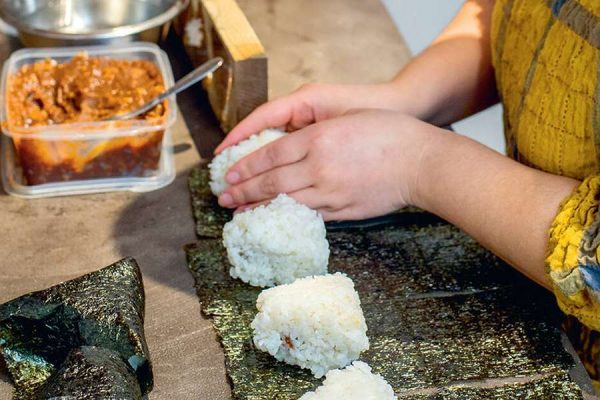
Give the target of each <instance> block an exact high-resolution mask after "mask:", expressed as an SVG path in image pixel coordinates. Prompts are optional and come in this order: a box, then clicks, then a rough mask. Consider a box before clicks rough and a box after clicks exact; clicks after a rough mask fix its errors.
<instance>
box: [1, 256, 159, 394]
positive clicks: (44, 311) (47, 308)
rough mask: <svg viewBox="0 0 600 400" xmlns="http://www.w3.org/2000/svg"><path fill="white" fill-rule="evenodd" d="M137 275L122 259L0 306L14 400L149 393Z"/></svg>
mask: <svg viewBox="0 0 600 400" xmlns="http://www.w3.org/2000/svg"><path fill="white" fill-rule="evenodd" d="M144 303H145V298H144V288H143V284H142V277H141V273H140V270H139V267H138V265H137V263H136V262H135V260H134V259H133V258H125V259H123V260H121V261H119V262H117V263H115V264H112V265H110V266H108V267H106V268H103V269H101V270H99V271H96V272H93V273H90V274H87V275H84V276H81V277H79V278H77V279H74V280H71V281H67V282H64V283H61V284H59V285H56V286H53V287H51V288H49V289H46V290H42V291H39V292H34V293H30V294H27V295H24V296H21V297H18V298H16V299H14V300H11V301H9V302H7V303H4V304H2V305H0V359H1V360H2V361H3V364H5V367H6V369H7V371H8V374H9V376H10V377H11V379H12V381H13V383H14V385H15V387H16V391H15V396H14V398H15V399H32V398H33V399H35V398H51V397H60V396H68V398H72V399H88V398H97V397H98V396H99V397H102V398H128V399H141V397H142V395H144V394H146V393H148V392H150V390H152V385H153V375H152V366H151V363H150V358H149V352H148V347H147V345H146V340H145V337H144V325H143V323H144Z"/></svg>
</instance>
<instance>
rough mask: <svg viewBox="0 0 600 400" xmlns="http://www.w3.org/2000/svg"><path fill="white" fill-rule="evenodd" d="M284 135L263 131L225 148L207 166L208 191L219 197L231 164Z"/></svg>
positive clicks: (224, 187)
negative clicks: (208, 173)
mask: <svg viewBox="0 0 600 400" xmlns="http://www.w3.org/2000/svg"><path fill="white" fill-rule="evenodd" d="M285 135H286V133H285V132H282V131H280V130H277V129H265V130H264V131H262V132H260V133H259V134H258V135H252V136H250V137H249V138H248V139H246V140H243V141H241V142H239V143H238V144H236V145H235V146H230V147H228V148H226V149H225V150H223V151H222V152H221V153H220V154H219V155H217V156H216V157H215V158H213V160H212V162H211V163H210V164H208V168H209V170H210V190H211V191H212V192H213V194H214V195H215V196H219V195H220V194H221V193H222V192H223V191H224V190H225V189H226V188H227V186H229V185H228V184H227V182H226V181H225V174H226V173H227V170H229V168H231V166H233V164H235V163H236V162H238V161H239V160H241V159H242V158H244V157H246V156H247V155H248V154H250V153H252V152H254V151H256V150H258V149H259V148H261V147H263V146H264V145H266V144H268V143H271V142H272V141H274V140H277V139H279V138H280V137H283V136H285Z"/></svg>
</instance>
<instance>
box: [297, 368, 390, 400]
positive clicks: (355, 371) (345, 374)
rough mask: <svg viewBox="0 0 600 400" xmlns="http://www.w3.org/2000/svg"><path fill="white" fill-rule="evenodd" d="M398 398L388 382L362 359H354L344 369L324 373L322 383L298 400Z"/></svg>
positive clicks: (375, 399)
mask: <svg viewBox="0 0 600 400" xmlns="http://www.w3.org/2000/svg"><path fill="white" fill-rule="evenodd" d="M330 399H344V400H398V398H397V397H396V396H395V395H394V390H393V389H392V387H391V386H390V384H389V383H387V382H386V381H385V379H383V377H382V376H381V375H379V374H374V373H372V372H371V367H369V365H368V364H366V363H364V362H362V361H355V362H353V363H352V365H351V366H348V367H346V368H344V369H335V370H332V371H329V372H328V373H327V375H325V380H324V381H323V385H321V386H319V387H318V388H317V390H315V391H314V392H307V393H305V394H304V395H303V396H302V397H300V399H298V400H330Z"/></svg>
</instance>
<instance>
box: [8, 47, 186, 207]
mask: <svg viewBox="0 0 600 400" xmlns="http://www.w3.org/2000/svg"><path fill="white" fill-rule="evenodd" d="M81 52H86V53H87V54H88V55H89V56H90V57H109V58H113V59H126V60H137V59H143V60H150V61H152V62H153V63H154V64H155V65H156V66H157V67H158V68H159V70H160V72H161V74H162V78H163V82H164V85H165V87H167V88H168V87H170V86H172V85H173V72H172V70H171V66H170V64H169V61H168V58H167V56H166V54H165V53H164V52H163V51H162V50H161V49H160V48H159V47H158V46H157V45H155V44H152V43H132V44H126V45H121V46H92V47H80V48H72V47H70V48H69V47H66V48H45V49H22V50H18V51H16V52H15V53H13V54H12V55H11V57H10V58H9V59H8V60H7V61H6V62H5V64H4V69H3V71H2V81H1V83H0V93H2V96H3V99H4V98H5V97H6V93H7V87H8V86H7V85H8V78H9V76H11V75H12V74H14V73H16V72H17V71H18V70H19V69H20V68H21V67H22V66H23V65H26V64H32V63H35V62H37V61H41V60H45V59H49V58H50V59H53V60H56V61H57V62H58V63H63V62H67V61H69V60H70V59H71V58H73V57H74V56H75V55H77V54H79V53H81ZM8 107H9V103H8V102H7V101H3V103H2V107H0V119H1V120H2V131H3V137H2V154H1V158H2V183H3V186H4V189H5V191H6V192H7V193H9V194H11V195H15V196H19V197H26V198H36V197H49V196H62V195H74V194H84V193H98V192H108V191H117V190H129V191H134V192H146V191H151V190H155V189H159V188H161V187H164V186H166V185H168V184H169V183H171V182H172V181H173V179H175V166H174V160H173V153H172V145H171V141H170V133H169V128H170V127H171V126H172V125H173V124H174V122H175V120H176V116H177V104H176V101H175V96H172V97H170V98H169V99H168V100H167V104H166V108H167V109H166V115H165V117H164V118H162V120H160V121H154V122H150V121H146V120H141V119H138V120H133V121H125V122H123V121H121V122H102V121H96V122H78V123H69V124H54V125H44V126H33V127H27V128H26V127H18V128H15V127H9V124H8V121H7V118H8V116H9V110H8Z"/></svg>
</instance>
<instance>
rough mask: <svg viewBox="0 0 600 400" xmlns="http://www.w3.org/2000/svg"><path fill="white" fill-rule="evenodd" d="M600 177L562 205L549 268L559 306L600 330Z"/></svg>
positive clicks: (555, 224)
mask: <svg viewBox="0 0 600 400" xmlns="http://www.w3.org/2000/svg"><path fill="white" fill-rule="evenodd" d="M599 199H600V176H593V177H590V178H587V179H585V180H584V181H583V183H582V184H581V185H580V186H579V187H578V188H577V189H576V190H575V191H574V192H573V193H572V194H571V195H570V196H569V197H568V198H566V199H565V200H564V201H563V202H562V204H561V205H560V209H559V211H558V214H557V215H556V218H555V219H554V222H553V224H552V227H551V228H550V240H549V246H548V254H547V258H546V267H547V271H548V274H549V276H550V279H551V281H552V286H553V290H554V293H555V295H556V298H557V300H558V305H559V306H560V308H561V309H562V310H563V311H564V312H565V313H566V314H568V315H573V316H575V317H576V318H577V319H579V320H580V321H581V322H582V323H583V324H585V325H587V326H588V327H589V328H591V329H594V330H600V257H599V253H600V215H599V214H598V204H599Z"/></svg>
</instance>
